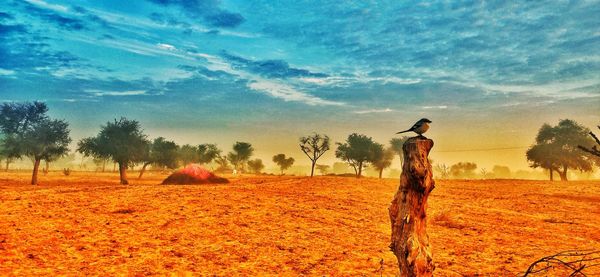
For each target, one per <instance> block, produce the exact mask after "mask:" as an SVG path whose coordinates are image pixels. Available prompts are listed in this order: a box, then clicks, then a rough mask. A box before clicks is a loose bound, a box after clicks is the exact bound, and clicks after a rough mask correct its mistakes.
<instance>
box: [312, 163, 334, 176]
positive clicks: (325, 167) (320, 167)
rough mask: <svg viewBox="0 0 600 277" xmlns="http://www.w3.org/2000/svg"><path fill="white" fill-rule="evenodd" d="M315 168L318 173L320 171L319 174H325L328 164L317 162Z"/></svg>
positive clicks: (327, 170)
mask: <svg viewBox="0 0 600 277" xmlns="http://www.w3.org/2000/svg"><path fill="white" fill-rule="evenodd" d="M315 168H316V169H317V170H318V171H319V173H321V175H325V174H327V172H329V168H330V166H328V165H325V164H318V165H316V166H315Z"/></svg>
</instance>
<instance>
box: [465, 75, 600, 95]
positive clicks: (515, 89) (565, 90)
mask: <svg viewBox="0 0 600 277" xmlns="http://www.w3.org/2000/svg"><path fill="white" fill-rule="evenodd" d="M595 85H599V83H598V80H582V81H575V82H561V83H549V84H543V85H489V84H481V85H473V86H479V87H481V88H483V89H486V90H488V91H489V92H496V93H532V94H534V95H537V96H547V97H552V98H557V99H577V98H593V97H600V92H594V91H592V92H590V91H586V90H587V89H586V88H588V87H590V86H595Z"/></svg>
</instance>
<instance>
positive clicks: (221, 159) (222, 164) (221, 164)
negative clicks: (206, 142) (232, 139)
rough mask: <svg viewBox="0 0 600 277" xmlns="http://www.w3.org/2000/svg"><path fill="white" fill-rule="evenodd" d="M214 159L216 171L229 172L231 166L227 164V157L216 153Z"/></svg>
mask: <svg viewBox="0 0 600 277" xmlns="http://www.w3.org/2000/svg"><path fill="white" fill-rule="evenodd" d="M214 161H215V163H216V164H217V169H216V170H215V171H216V172H219V173H226V172H231V167H230V166H229V161H228V160H227V157H225V156H223V155H220V154H219V155H217V157H216V158H215V160H214Z"/></svg>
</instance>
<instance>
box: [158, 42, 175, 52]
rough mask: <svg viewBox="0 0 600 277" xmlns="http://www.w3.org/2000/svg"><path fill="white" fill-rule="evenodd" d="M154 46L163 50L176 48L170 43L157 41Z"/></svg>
mask: <svg viewBox="0 0 600 277" xmlns="http://www.w3.org/2000/svg"><path fill="white" fill-rule="evenodd" d="M156 46H157V47H158V48H160V49H163V50H168V51H175V50H177V48H175V46H173V45H171V44H166V43H157V44H156Z"/></svg>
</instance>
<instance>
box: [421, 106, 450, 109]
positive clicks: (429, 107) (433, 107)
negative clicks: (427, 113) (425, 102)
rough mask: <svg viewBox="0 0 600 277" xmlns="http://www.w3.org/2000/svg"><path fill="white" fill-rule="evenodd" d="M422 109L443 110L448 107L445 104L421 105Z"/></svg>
mask: <svg viewBox="0 0 600 277" xmlns="http://www.w3.org/2000/svg"><path fill="white" fill-rule="evenodd" d="M421 108H422V109H424V110H445V109H447V108H448V106H446V105H440V106H423V107H421Z"/></svg>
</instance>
